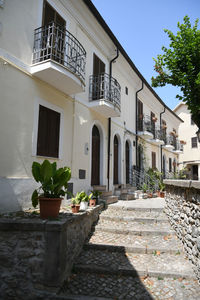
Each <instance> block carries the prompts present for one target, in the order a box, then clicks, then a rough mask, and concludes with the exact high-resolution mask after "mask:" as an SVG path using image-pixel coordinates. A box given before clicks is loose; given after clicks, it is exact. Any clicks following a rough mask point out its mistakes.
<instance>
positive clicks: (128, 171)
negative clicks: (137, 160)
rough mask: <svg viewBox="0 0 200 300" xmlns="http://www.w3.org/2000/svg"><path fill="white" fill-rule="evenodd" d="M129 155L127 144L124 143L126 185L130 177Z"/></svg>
mask: <svg viewBox="0 0 200 300" xmlns="http://www.w3.org/2000/svg"><path fill="white" fill-rule="evenodd" d="M129 158H130V153H129V143H128V142H127V141H126V183H129V176H130V165H129V163H130V159H129Z"/></svg>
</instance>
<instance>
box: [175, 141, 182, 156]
mask: <svg viewBox="0 0 200 300" xmlns="http://www.w3.org/2000/svg"><path fill="white" fill-rule="evenodd" d="M173 152H175V153H179V154H180V153H183V144H182V143H180V141H179V140H178V139H176V141H175V143H174V150H173Z"/></svg>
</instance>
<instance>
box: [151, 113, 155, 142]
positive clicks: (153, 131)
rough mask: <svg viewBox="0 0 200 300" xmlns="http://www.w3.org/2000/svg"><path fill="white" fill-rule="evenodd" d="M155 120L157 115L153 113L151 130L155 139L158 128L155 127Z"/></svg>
mask: <svg viewBox="0 0 200 300" xmlns="http://www.w3.org/2000/svg"><path fill="white" fill-rule="evenodd" d="M153 118H155V114H154V113H153V112H151V130H152V133H153V137H154V138H155V134H156V127H155V122H154V121H153Z"/></svg>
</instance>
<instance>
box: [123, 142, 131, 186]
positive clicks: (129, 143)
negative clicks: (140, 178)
mask: <svg viewBox="0 0 200 300" xmlns="http://www.w3.org/2000/svg"><path fill="white" fill-rule="evenodd" d="M126 143H128V146H129V173H130V172H131V162H132V144H131V141H130V139H126V140H125V144H124V162H125V180H124V182H125V184H129V183H130V174H129V182H128V183H126Z"/></svg>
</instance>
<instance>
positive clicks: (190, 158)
mask: <svg viewBox="0 0 200 300" xmlns="http://www.w3.org/2000/svg"><path fill="white" fill-rule="evenodd" d="M174 112H175V113H176V114H177V115H178V116H179V117H180V118H181V119H182V120H183V121H184V123H181V124H180V126H179V129H178V134H179V139H180V140H182V142H183V148H184V151H183V153H181V154H180V156H179V165H180V168H183V167H187V169H188V176H189V178H190V179H192V180H200V143H199V142H198V139H197V135H196V132H197V130H198V127H197V126H196V125H195V123H194V122H193V121H192V117H191V113H190V111H189V110H188V108H187V105H186V104H184V103H183V102H181V103H179V104H178V105H177V106H176V107H175V109H174Z"/></svg>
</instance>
